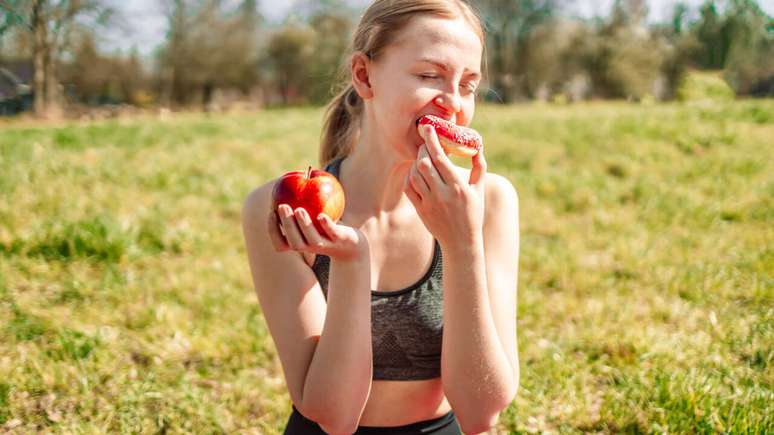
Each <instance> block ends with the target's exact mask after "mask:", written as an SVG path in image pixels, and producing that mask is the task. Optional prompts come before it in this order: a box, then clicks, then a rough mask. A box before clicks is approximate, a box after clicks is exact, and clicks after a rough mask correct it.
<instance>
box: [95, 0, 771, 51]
mask: <svg viewBox="0 0 774 435" xmlns="http://www.w3.org/2000/svg"><path fill="white" fill-rule="evenodd" d="M346 1H347V3H349V4H351V5H353V6H355V7H365V6H366V5H368V4H369V3H370V0H346ZM613 1H614V0H568V2H569V3H570V8H569V10H570V13H571V14H572V15H575V16H579V17H584V18H590V17H594V16H603V15H606V14H607V13H608V12H609V11H610V6H611V5H612V4H613ZM703 1H704V0H686V2H687V3H688V4H689V5H690V6H692V7H696V6H698V5H700V4H701V3H702V2H703ZM109 2H110V3H111V4H112V6H113V7H114V8H116V10H117V11H118V12H119V13H120V14H121V15H122V16H123V17H124V18H125V21H126V25H125V26H124V27H123V28H121V29H115V30H111V31H110V32H109V33H108V34H107V35H104V41H103V42H102V44H101V45H102V47H103V48H104V49H105V50H107V51H115V50H122V51H128V50H131V49H132V48H136V49H137V50H138V51H139V53H140V55H141V56H143V57H148V56H150V55H151V54H152V53H153V51H154V49H155V48H156V47H157V46H158V45H159V44H161V43H162V42H163V41H164V38H165V35H166V26H167V23H166V19H165V18H164V11H163V9H162V7H163V6H162V5H163V4H164V3H165V2H162V1H159V0H132V1H125V0H109ZM676 2H677V0H648V10H649V15H648V20H649V21H650V22H659V21H665V20H666V19H668V18H669V16H670V14H671V11H672V8H673V6H674V4H675V3H676ZM258 4H259V7H260V11H261V13H262V14H263V16H264V17H265V18H266V19H267V20H268V21H269V22H271V23H278V22H281V21H282V19H283V18H284V17H285V16H286V15H287V13H288V12H289V11H290V10H291V8H292V7H293V4H294V0H259V1H258ZM759 4H760V5H761V7H762V8H763V10H765V11H766V12H767V13H768V14H769V15H774V0H761V1H760V2H759ZM103 33H104V32H103Z"/></svg>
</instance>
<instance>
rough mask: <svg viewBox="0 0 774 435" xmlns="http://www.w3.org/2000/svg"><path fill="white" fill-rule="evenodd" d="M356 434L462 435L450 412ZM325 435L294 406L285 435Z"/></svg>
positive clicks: (363, 428)
mask: <svg viewBox="0 0 774 435" xmlns="http://www.w3.org/2000/svg"><path fill="white" fill-rule="evenodd" d="M355 433H356V434H370V435H414V434H434V435H461V434H462V430H461V429H460V425H459V423H457V416H455V415H454V411H449V412H448V413H447V414H446V415H443V416H441V417H437V418H434V419H432V420H424V421H419V422H416V423H411V424H407V425H404V426H389V427H376V426H358V427H357V431H356V432H355ZM317 434H321V435H324V434H325V431H323V430H322V428H321V427H320V425H319V424H317V423H315V422H314V421H312V420H309V419H308V418H306V417H304V416H303V415H302V414H301V413H300V412H298V409H296V407H295V405H293V413H292V414H290V419H289V420H288V424H287V426H285V432H284V435H317Z"/></svg>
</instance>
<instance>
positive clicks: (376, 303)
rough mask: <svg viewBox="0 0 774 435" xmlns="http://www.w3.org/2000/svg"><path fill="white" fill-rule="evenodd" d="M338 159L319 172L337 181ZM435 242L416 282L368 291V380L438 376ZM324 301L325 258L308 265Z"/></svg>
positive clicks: (439, 296) (439, 268) (439, 265)
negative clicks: (430, 258) (371, 369)
mask: <svg viewBox="0 0 774 435" xmlns="http://www.w3.org/2000/svg"><path fill="white" fill-rule="evenodd" d="M343 159H344V158H343V157H340V158H337V159H335V160H333V161H332V162H331V163H329V164H328V165H327V166H326V167H325V170H326V171H328V172H330V173H331V174H333V175H334V176H335V177H337V178H338V176H339V166H340V164H341V161H342V160H343ZM441 260H442V256H441V246H440V245H439V244H438V241H437V240H435V244H434V250H433V261H432V263H431V265H430V268H429V269H428V270H427V272H426V273H425V274H424V276H422V278H421V279H420V280H419V281H418V282H416V283H414V284H413V285H411V286H410V287H407V288H405V289H403V290H396V291H389V292H385V291H371V342H372V350H373V363H374V372H373V379H377V380H403V381H409V380H419V379H432V378H437V377H439V376H441V341H442V338H443V288H442V282H443V281H442V278H443V262H442V261H441ZM312 270H314V273H315V275H317V280H318V281H319V282H320V286H321V287H322V290H323V294H324V295H325V297H326V298H327V296H328V272H329V270H330V258H329V257H328V256H325V255H317V256H316V258H315V260H314V264H313V265H312Z"/></svg>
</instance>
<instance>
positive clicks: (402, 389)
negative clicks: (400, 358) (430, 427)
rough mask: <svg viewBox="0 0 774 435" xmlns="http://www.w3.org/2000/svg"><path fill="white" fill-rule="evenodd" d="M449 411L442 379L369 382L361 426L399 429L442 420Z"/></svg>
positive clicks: (449, 407)
mask: <svg viewBox="0 0 774 435" xmlns="http://www.w3.org/2000/svg"><path fill="white" fill-rule="evenodd" d="M450 410H451V406H450V405H449V402H448V400H446V396H445V395H444V393H443V385H442V384H441V378H434V379H427V380H420V381H383V380H374V381H372V383H371V393H370V394H369V396H368V401H367V402H366V406H365V409H364V410H363V415H362V416H361V417H360V423H359V425H360V426H380V427H384V426H402V425H406V424H411V423H416V422H418V421H423V420H431V419H433V418H437V417H441V416H443V415H445V414H446V413H448V412H449V411H450Z"/></svg>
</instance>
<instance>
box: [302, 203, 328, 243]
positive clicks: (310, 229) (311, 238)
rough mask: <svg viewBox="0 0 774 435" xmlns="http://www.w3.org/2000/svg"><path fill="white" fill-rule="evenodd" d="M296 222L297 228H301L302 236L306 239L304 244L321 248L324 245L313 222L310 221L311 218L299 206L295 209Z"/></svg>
mask: <svg viewBox="0 0 774 435" xmlns="http://www.w3.org/2000/svg"><path fill="white" fill-rule="evenodd" d="M296 222H298V226H299V228H301V233H302V234H303V236H304V239H305V240H306V244H307V245H308V246H309V247H310V248H316V249H319V248H322V247H323V246H325V244H324V242H323V238H322V236H320V233H319V232H318V231H317V228H316V227H315V226H314V223H313V222H312V218H311V217H310V216H309V213H307V212H306V210H304V209H303V208H301V207H299V208H297V209H296Z"/></svg>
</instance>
